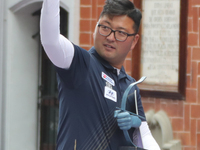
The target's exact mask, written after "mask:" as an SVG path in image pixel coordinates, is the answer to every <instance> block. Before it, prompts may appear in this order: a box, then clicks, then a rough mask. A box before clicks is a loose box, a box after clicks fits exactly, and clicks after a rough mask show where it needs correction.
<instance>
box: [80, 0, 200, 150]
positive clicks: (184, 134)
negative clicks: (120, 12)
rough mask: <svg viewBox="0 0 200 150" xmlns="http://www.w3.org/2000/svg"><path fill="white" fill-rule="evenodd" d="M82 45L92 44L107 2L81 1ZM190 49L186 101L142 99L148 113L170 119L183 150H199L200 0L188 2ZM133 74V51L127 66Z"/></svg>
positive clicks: (98, 0)
mask: <svg viewBox="0 0 200 150" xmlns="http://www.w3.org/2000/svg"><path fill="white" fill-rule="evenodd" d="M80 2H81V6H80V7H81V8H80V46H81V47H83V48H85V49H87V50H88V49H89V48H90V47H91V46H92V45H93V32H94V28H95V25H96V23H97V21H98V17H99V14H100V12H101V10H102V6H103V5H104V0H80ZM188 4H189V6H188V16H186V17H188V50H187V73H186V76H187V87H186V99H185V100H184V101H181V100H170V99H155V98H143V99H142V101H143V106H144V109H145V111H148V110H149V109H154V110H155V111H159V110H164V111H165V112H166V113H167V115H168V116H169V118H170V120H171V123H172V127H173V134H174V139H180V140H181V142H182V149H183V150H200V0H188ZM124 66H125V69H126V71H127V73H128V74H130V73H131V52H130V53H129V55H128V56H127V59H126V61H125V63H124Z"/></svg>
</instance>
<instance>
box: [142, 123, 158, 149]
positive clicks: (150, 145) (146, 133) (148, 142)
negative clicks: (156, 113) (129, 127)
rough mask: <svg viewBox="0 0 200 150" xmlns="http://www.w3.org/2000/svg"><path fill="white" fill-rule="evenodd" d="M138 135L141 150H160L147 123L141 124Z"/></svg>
mask: <svg viewBox="0 0 200 150" xmlns="http://www.w3.org/2000/svg"><path fill="white" fill-rule="evenodd" d="M140 133H141V137H142V141H143V148H144V149H148V150H160V147H159V146H158V144H157V142H156V141H155V139H154V138H153V136H152V134H151V131H150V130H149V126H148V124H147V122H146V121H145V122H142V124H141V126H140Z"/></svg>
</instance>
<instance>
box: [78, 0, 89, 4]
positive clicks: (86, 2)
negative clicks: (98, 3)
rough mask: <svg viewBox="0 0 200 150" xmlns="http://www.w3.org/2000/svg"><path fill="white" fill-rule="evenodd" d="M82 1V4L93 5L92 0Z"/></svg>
mask: <svg viewBox="0 0 200 150" xmlns="http://www.w3.org/2000/svg"><path fill="white" fill-rule="evenodd" d="M80 3H81V5H91V3H92V0H81V1H80Z"/></svg>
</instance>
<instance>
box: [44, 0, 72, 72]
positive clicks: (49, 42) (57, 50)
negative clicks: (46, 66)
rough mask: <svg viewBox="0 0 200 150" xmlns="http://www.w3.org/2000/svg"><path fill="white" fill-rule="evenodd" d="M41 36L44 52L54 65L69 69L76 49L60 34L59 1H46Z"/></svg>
mask: <svg viewBox="0 0 200 150" xmlns="http://www.w3.org/2000/svg"><path fill="white" fill-rule="evenodd" d="M40 36H41V42H42V45H43V47H44V50H45V52H46V54H47V56H48V57H49V59H50V60H51V61H52V63H53V64H54V65H56V66H57V67H60V68H66V69H67V68H69V67H70V65H71V62H72V59H73V56H74V47H73V44H72V43H71V42H70V41H69V40H68V39H67V38H65V37H64V36H62V35H61V34H60V8H59V0H44V2H43V5H42V10H41V18H40Z"/></svg>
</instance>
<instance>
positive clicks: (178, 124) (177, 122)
mask: <svg viewBox="0 0 200 150" xmlns="http://www.w3.org/2000/svg"><path fill="white" fill-rule="evenodd" d="M171 120H172V121H171V123H172V128H173V131H182V130H183V125H184V123H183V119H181V118H172V119H171Z"/></svg>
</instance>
